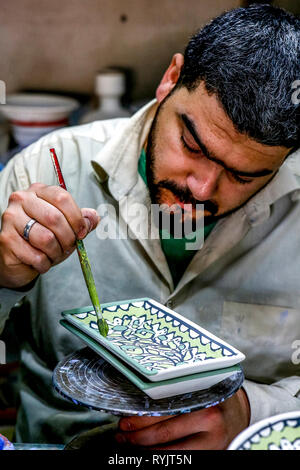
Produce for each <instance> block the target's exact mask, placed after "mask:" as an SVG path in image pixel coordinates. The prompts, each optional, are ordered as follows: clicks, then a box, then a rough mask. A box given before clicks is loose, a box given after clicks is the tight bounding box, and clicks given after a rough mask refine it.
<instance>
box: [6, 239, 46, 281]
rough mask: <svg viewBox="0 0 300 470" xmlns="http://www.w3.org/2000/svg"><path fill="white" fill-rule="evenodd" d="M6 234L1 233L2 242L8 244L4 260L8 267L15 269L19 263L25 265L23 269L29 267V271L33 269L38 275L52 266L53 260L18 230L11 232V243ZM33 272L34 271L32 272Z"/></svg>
mask: <svg viewBox="0 0 300 470" xmlns="http://www.w3.org/2000/svg"><path fill="white" fill-rule="evenodd" d="M6 236H7V235H6V234H5V233H2V234H1V244H2V243H3V244H5V245H6V249H5V251H4V254H3V261H4V263H5V265H6V266H7V268H8V269H10V270H15V269H16V268H18V266H19V265H23V267H22V269H26V268H29V270H28V269H27V271H28V272H31V270H32V269H33V270H34V271H35V274H36V275H37V274H43V273H45V272H47V271H48V270H49V269H50V268H51V266H52V262H51V260H50V259H49V258H48V256H47V255H46V254H45V253H43V252H42V251H40V250H37V249H36V248H35V247H33V246H31V245H30V244H29V243H28V242H27V241H25V240H24V239H23V238H22V237H21V236H20V235H19V234H18V233H17V232H14V233H13V234H9V244H8V243H6V240H5V238H6ZM8 246H9V248H7V247H8ZM31 274H32V275H33V274H34V273H32V272H31ZM33 278H34V276H33Z"/></svg>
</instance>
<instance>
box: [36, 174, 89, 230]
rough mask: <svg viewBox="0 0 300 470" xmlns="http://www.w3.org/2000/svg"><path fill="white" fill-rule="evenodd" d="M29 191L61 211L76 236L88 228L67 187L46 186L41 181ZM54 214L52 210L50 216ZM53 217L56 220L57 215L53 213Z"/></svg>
mask: <svg viewBox="0 0 300 470" xmlns="http://www.w3.org/2000/svg"><path fill="white" fill-rule="evenodd" d="M29 191H31V192H33V193H34V194H36V196H37V197H38V198H39V199H40V200H41V199H43V200H44V201H45V202H47V203H48V204H50V205H51V206H53V207H54V208H56V209H57V210H58V211H59V212H61V213H62V214H63V215H64V217H65V218H66V220H67V221H68V223H69V225H70V227H71V229H72V230H73V232H74V234H75V236H76V237H77V235H78V233H79V232H80V231H81V230H83V229H84V228H86V223H85V221H84V220H83V217H82V214H81V210H80V208H79V207H78V206H77V204H76V202H75V201H74V199H73V198H72V196H71V194H70V193H69V192H68V191H66V190H65V189H63V188H60V187H59V186H46V185H43V184H40V183H35V184H33V185H31V186H30V188H29ZM53 214H55V213H54V212H51V213H50V217H51V216H52V215H53ZM53 217H54V220H53V221H55V215H53ZM57 217H58V216H57ZM51 225H52V224H51ZM48 228H50V227H48Z"/></svg>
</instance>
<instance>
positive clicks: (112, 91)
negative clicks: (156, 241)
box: [0, 0, 300, 439]
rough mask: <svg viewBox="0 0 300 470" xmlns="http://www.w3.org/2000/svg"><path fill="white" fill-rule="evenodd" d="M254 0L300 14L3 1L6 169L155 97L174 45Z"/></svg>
mask: <svg viewBox="0 0 300 470" xmlns="http://www.w3.org/2000/svg"><path fill="white" fill-rule="evenodd" d="M252 3H269V4H273V5H276V6H280V7H282V8H285V9H286V10H289V11H291V12H293V13H295V14H300V1H299V0H274V1H269V2H268V1H263V2H259V1H256V2H252V1H247V0H186V1H185V2H183V1H182V0H152V1H151V2H150V1H149V0H85V1H84V2H83V1H82V0H65V1H61V0H51V2H49V1H46V0H10V1H7V2H2V5H1V15H0V80H1V82H0V85H1V86H0V103H1V104H2V105H0V170H1V169H2V168H3V167H4V166H5V164H6V163H7V162H8V160H9V159H10V158H12V156H14V155H15V154H16V153H17V152H18V151H19V150H20V149H21V148H23V147H24V146H26V145H28V144H29V143H30V142H31V141H33V140H36V139H37V138H38V137H39V135H42V134H45V133H47V132H49V131H51V130H53V129H55V128H58V127H62V126H65V125H74V124H79V123H81V122H89V121H90V120H93V119H101V118H106V117H117V116H125V115H130V114H132V113H133V112H134V111H136V110H137V109H138V108H139V107H140V106H142V105H143V104H144V103H146V102H147V101H149V100H150V99H152V98H153V97H154V94H155V89H156V86H157V85H158V83H159V81H160V79H161V77H162V75H163V73H164V71H165V69H166V68H167V66H168V64H169V62H170V60H171V57H172V55H173V54H174V53H175V52H183V50H184V47H185V44H186V43H187V41H188V39H189V37H190V36H191V35H192V34H193V33H194V32H196V30H197V29H199V28H200V27H201V26H202V25H204V24H205V23H206V22H207V21H208V20H210V19H211V18H213V17H214V16H217V15H218V14H220V13H222V12H223V11H225V10H229V9H232V8H235V7H238V6H249V5H250V4H252ZM4 88H6V94H5V98H6V100H5V104H3V103H4V99H3V93H4V92H3V90H4ZM1 91H2V95H1ZM24 92H25V95H24ZM28 93H29V94H28ZM41 94H42V95H41ZM53 95H54V97H53ZM51 96H52V101H51ZM64 97H68V98H71V100H64ZM53 100H54V101H53ZM72 100H73V101H72ZM19 308H20V306H18V305H16V307H15V309H14V311H13V312H12V314H11V317H10V320H9V321H8V322H7V324H6V327H5V330H4V332H3V333H2V334H1V335H0V340H2V341H4V342H5V345H6V359H5V361H4V360H2V362H6V364H0V433H2V434H4V435H6V436H7V437H8V438H11V439H13V431H14V422H15V417H16V410H17V406H18V392H17V390H18V367H19V362H18V359H19V356H18V341H17V336H16V334H15V331H14V327H13V320H14V318H15V317H16V316H17V315H18V314H19V312H18V309H19ZM0 362H1V360H0Z"/></svg>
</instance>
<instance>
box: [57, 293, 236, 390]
mask: <svg viewBox="0 0 300 470" xmlns="http://www.w3.org/2000/svg"><path fill="white" fill-rule="evenodd" d="M84 310H86V311H84ZM102 312H103V316H104V318H105V319H106V321H107V323H108V325H109V332H108V335H107V337H106V338H103V337H102V336H101V335H100V334H99V332H98V327H97V323H96V316H95V313H94V312H93V311H92V310H90V311H87V308H86V309H80V310H77V311H76V310H75V311H68V312H64V313H63V315H64V317H65V318H67V319H68V321H70V322H71V323H73V324H74V325H76V326H77V327H78V328H80V329H82V330H83V331H84V332H85V333H86V334H88V335H90V336H91V337H93V338H94V339H96V340H97V341H98V342H99V343H100V344H102V345H103V346H105V347H106V348H108V349H109V350H110V351H112V352H114V353H115V354H117V355H119V356H120V357H121V358H122V359H123V360H125V361H126V362H128V363H129V364H130V365H132V366H133V367H135V368H136V369H137V370H138V371H139V372H141V373H142V374H143V375H146V376H147V377H148V378H149V380H154V381H155V380H162V379H167V378H171V377H175V376H179V375H186V374H191V373H195V372H196V371H198V370H199V371H205V370H213V369H218V368H220V367H229V366H231V365H234V364H237V363H239V362H241V361H242V360H243V359H244V357H245V356H244V355H243V354H242V353H240V352H239V351H237V350H236V349H235V348H233V347H232V346H230V345H228V344H227V343H225V342H224V341H222V340H221V339H220V338H217V337H216V336H214V335H212V334H211V333H209V332H208V331H206V330H204V329H202V328H200V327H199V326H198V325H196V324H195V323H193V322H190V321H189V320H187V319H185V318H184V317H182V316H180V315H179V314H177V313H175V312H173V311H172V310H170V309H168V308H167V307H165V306H164V305H161V304H159V303H158V302H156V301H154V300H152V299H137V300H130V301H124V302H119V303H117V302H116V303H113V304H105V305H102ZM154 376H155V377H154ZM156 376H157V377H156ZM158 376H159V377H158Z"/></svg>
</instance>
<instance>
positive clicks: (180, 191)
mask: <svg viewBox="0 0 300 470" xmlns="http://www.w3.org/2000/svg"><path fill="white" fill-rule="evenodd" d="M156 188H157V190H159V189H168V190H169V191H171V192H172V193H173V194H174V196H176V197H177V198H178V199H179V200H180V202H182V203H183V204H191V205H192V207H193V209H195V210H196V209H197V207H196V206H197V204H203V205H204V209H205V210H206V211H208V212H210V213H211V214H212V215H215V214H217V212H218V210H219V207H218V205H217V204H215V203H213V202H212V201H199V200H198V199H195V198H194V197H193V195H192V193H191V191H190V190H189V189H188V188H181V187H180V186H178V185H177V184H176V183H174V182H172V181H169V180H162V181H160V182H159V183H157V185H156Z"/></svg>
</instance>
